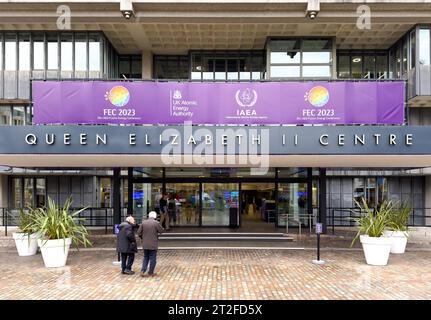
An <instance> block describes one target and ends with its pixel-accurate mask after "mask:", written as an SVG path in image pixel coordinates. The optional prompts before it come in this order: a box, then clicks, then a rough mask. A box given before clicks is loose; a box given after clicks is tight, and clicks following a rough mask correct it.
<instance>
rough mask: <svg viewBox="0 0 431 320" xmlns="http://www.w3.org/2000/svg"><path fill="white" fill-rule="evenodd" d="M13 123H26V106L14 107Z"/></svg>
mask: <svg viewBox="0 0 431 320" xmlns="http://www.w3.org/2000/svg"><path fill="white" fill-rule="evenodd" d="M12 121H13V123H12V124H13V125H15V126H22V125H24V123H25V108H24V107H13V120H12Z"/></svg>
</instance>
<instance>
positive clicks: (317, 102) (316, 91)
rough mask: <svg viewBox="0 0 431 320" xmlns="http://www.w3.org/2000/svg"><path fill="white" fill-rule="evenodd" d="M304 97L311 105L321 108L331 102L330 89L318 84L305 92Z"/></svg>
mask: <svg viewBox="0 0 431 320" xmlns="http://www.w3.org/2000/svg"><path fill="white" fill-rule="evenodd" d="M304 99H305V101H308V102H310V104H311V105H313V106H315V107H317V108H320V107H323V106H324V105H326V104H327V103H328V102H329V91H328V89H326V88H325V87H322V86H316V87H313V88H311V90H310V91H308V92H306V93H305V96H304Z"/></svg>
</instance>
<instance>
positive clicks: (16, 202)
mask: <svg viewBox="0 0 431 320" xmlns="http://www.w3.org/2000/svg"><path fill="white" fill-rule="evenodd" d="M21 183H22V180H21V178H13V179H12V203H11V206H12V208H22V199H21V195H22V185H21Z"/></svg>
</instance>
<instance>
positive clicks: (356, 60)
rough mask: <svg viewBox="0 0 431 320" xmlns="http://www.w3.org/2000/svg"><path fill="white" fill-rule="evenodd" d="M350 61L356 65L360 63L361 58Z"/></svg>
mask: <svg viewBox="0 0 431 320" xmlns="http://www.w3.org/2000/svg"><path fill="white" fill-rule="evenodd" d="M352 61H353V62H354V63H358V62H361V58H353V59H352Z"/></svg>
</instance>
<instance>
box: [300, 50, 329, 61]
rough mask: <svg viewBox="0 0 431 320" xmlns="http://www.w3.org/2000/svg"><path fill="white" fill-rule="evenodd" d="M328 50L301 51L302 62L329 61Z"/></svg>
mask: <svg viewBox="0 0 431 320" xmlns="http://www.w3.org/2000/svg"><path fill="white" fill-rule="evenodd" d="M330 62H331V53H330V52H303V53H302V63H330Z"/></svg>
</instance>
